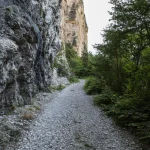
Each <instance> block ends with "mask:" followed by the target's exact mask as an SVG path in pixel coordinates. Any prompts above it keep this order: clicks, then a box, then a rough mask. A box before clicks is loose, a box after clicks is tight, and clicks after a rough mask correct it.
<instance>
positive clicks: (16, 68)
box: [0, 0, 61, 110]
mask: <svg viewBox="0 0 150 150" xmlns="http://www.w3.org/2000/svg"><path fill="white" fill-rule="evenodd" d="M60 4H61V1H60V0H0V110H3V109H4V108H6V107H7V108H8V107H11V106H12V105H25V104H30V103H31V99H32V97H33V96H34V95H35V94H36V93H38V92H39V91H40V90H45V89H47V87H48V86H49V85H50V84H51V79H52V76H53V71H52V67H51V66H52V63H53V60H54V57H55V55H56V54H57V52H58V51H59V50H60V47H61V42H60V32H59V29H60V7H61V6H60Z"/></svg>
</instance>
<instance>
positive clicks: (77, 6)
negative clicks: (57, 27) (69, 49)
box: [61, 0, 88, 56]
mask: <svg viewBox="0 0 150 150" xmlns="http://www.w3.org/2000/svg"><path fill="white" fill-rule="evenodd" d="M61 16H62V17H61V39H62V42H63V43H71V44H72V46H73V47H74V49H75V50H76V51H77V53H78V55H79V56H81V55H82V51H83V50H84V49H85V48H87V33H88V27H87V24H86V19H85V14H84V5H83V1H82V0H62V9H61Z"/></svg>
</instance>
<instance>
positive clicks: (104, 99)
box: [94, 87, 117, 106]
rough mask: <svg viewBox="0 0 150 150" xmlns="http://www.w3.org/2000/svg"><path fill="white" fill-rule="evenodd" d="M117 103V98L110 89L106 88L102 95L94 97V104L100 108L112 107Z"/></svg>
mask: <svg viewBox="0 0 150 150" xmlns="http://www.w3.org/2000/svg"><path fill="white" fill-rule="evenodd" d="M116 101H117V96H116V95H113V92H112V91H111V90H110V89H109V88H108V87H105V89H104V90H103V91H102V93H101V94H99V95H96V96H95V97H94V104H96V105H98V106H104V105H111V104H114V103H115V102H116Z"/></svg>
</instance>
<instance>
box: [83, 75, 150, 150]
mask: <svg viewBox="0 0 150 150" xmlns="http://www.w3.org/2000/svg"><path fill="white" fill-rule="evenodd" d="M84 89H85V91H86V93H87V94H93V95H95V96H94V104H95V105H97V106H100V107H101V108H102V109H103V110H104V111H105V112H106V114H107V115H109V116H111V117H112V118H113V119H114V120H115V122H116V124H117V125H119V126H122V127H125V128H127V129H128V130H129V131H130V132H131V133H133V134H134V135H136V136H137V137H138V138H139V140H140V141H141V142H142V143H144V147H146V145H148V146H150V104H149V103H148V101H147V100H143V99H140V98H139V97H137V96H136V95H134V94H133V95H129V94H124V95H120V94H115V93H114V92H113V91H112V90H111V89H110V88H109V87H107V86H105V85H104V87H103V88H102V83H100V82H99V81H98V80H97V79H96V78H94V77H90V78H89V79H88V80H87V82H86V84H85V86H84ZM146 149H147V148H146Z"/></svg>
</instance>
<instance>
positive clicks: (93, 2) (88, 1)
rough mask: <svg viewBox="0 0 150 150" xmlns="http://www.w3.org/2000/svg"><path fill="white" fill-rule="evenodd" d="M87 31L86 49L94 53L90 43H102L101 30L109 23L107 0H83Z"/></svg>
mask: <svg viewBox="0 0 150 150" xmlns="http://www.w3.org/2000/svg"><path fill="white" fill-rule="evenodd" d="M83 1H84V9H85V15H86V20H87V24H88V27H89V32H88V50H89V51H90V52H92V53H95V52H96V51H95V50H94V48H93V46H92V45H95V44H99V43H102V41H103V40H102V36H101V33H102V30H103V29H104V28H105V27H106V26H107V25H108V24H109V19H110V17H111V16H110V15H109V13H108V11H111V5H110V4H109V3H108V2H109V0H83Z"/></svg>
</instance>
